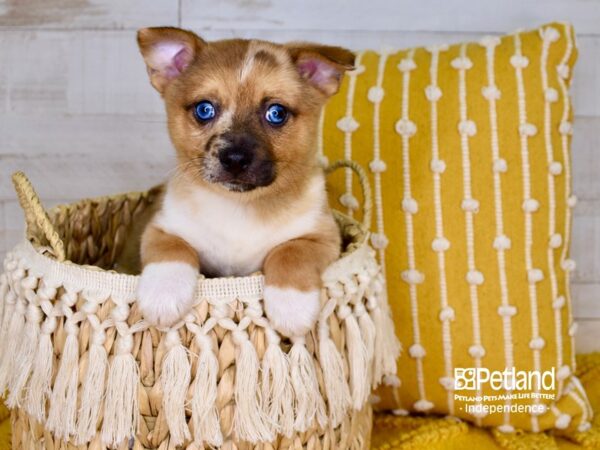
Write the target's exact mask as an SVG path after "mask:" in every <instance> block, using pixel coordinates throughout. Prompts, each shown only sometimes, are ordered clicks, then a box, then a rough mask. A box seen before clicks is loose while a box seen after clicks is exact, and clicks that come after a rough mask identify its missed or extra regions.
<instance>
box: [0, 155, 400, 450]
mask: <svg viewBox="0 0 600 450" xmlns="http://www.w3.org/2000/svg"><path fill="white" fill-rule="evenodd" d="M338 166H339V167H351V168H352V169H353V170H355V171H357V173H358V174H359V178H360V179H361V180H362V183H363V185H364V186H365V192H364V194H365V195H364V197H365V200H366V201H365V203H368V201H369V200H368V199H369V191H368V186H367V185H366V180H365V177H364V173H363V172H362V170H360V169H359V168H358V167H356V165H355V164H352V163H345V162H344V163H338V164H336V166H335V167H338ZM13 181H14V183H15V187H16V190H17V192H18V195H19V200H20V202H21V205H22V207H23V209H24V210H25V217H26V222H27V238H28V239H26V240H24V241H23V242H22V243H20V244H19V245H18V246H17V247H16V248H15V249H14V250H13V251H11V252H10V253H9V254H8V255H7V257H6V260H5V262H4V271H5V273H4V274H3V275H2V276H1V278H0V300H2V301H1V302H0V317H1V322H0V349H2V350H3V352H2V354H1V355H0V390H1V391H2V392H6V404H7V405H8V406H9V407H10V408H11V409H12V410H13V412H12V425H13V448H15V449H36V448H42V449H104V448H119V449H127V448H134V449H173V448H186V449H202V448H215V447H218V448H225V449H288V448H289V449H304V448H306V449H365V448H368V446H369V440H370V431H371V418H372V415H371V409H370V406H369V405H368V397H369V394H370V391H371V388H372V387H374V386H376V385H378V384H379V383H380V382H382V381H386V382H394V381H395V370H396V366H395V364H396V363H395V361H396V357H397V355H398V352H399V344H398V342H397V340H396V338H395V336H394V334H393V326H392V323H391V319H390V316H389V308H388V306H387V303H386V301H385V296H384V289H383V287H384V286H383V283H384V281H383V278H382V275H381V272H380V269H379V266H378V265H377V263H376V260H375V257H374V252H373V250H372V249H371V248H370V247H369V246H368V243H367V242H368V241H367V232H366V229H367V228H366V226H365V224H366V223H368V222H365V224H362V225H361V224H358V223H356V222H355V221H353V220H352V219H350V218H348V217H346V216H344V215H342V214H338V213H336V219H337V221H338V224H339V226H340V230H341V232H342V235H343V237H344V253H343V255H342V257H341V258H340V259H339V260H338V261H336V262H335V263H334V264H332V265H331V266H330V267H329V268H328V269H327V271H326V272H325V273H324V275H323V283H324V287H323V289H322V305H323V307H322V311H321V314H320V318H319V321H318V324H317V326H316V329H315V330H313V332H311V333H310V334H309V335H307V336H306V337H305V338H302V339H295V340H294V341H293V342H290V341H289V340H287V339H285V338H283V337H281V336H280V335H278V334H277V333H276V332H275V331H274V330H273V329H272V328H271V326H270V324H269V321H268V320H267V318H266V317H265V314H264V311H263V308H262V289H263V277H262V275H252V276H248V277H241V278H217V279H204V278H202V277H199V280H198V296H197V302H196V305H195V307H194V309H193V311H192V312H191V313H190V314H188V315H187V316H186V317H185V318H184V320H182V321H181V322H180V323H179V324H177V325H175V326H174V327H172V328H170V329H167V330H158V329H156V328H153V327H151V326H149V324H147V323H146V322H145V321H144V320H143V319H142V317H141V314H140V313H139V312H138V310H137V307H136V303H135V295H136V285H137V281H138V277H137V276H134V275H126V274H124V273H118V272H116V271H114V270H112V269H114V267H115V264H116V262H117V259H118V257H119V254H120V253H121V252H122V251H123V249H124V248H125V245H126V243H127V240H128V238H129V239H132V237H131V236H132V228H134V224H135V223H136V220H138V219H139V218H140V217H141V216H142V215H143V214H144V212H145V211H146V212H147V211H149V209H148V207H149V206H150V205H151V204H152V202H153V201H154V200H155V198H156V194H157V191H155V190H153V191H148V192H144V193H130V194H124V195H120V196H114V197H105V198H100V199H95V200H84V201H80V202H78V203H75V204H71V205H64V206H59V207H56V208H54V209H53V210H51V211H49V212H48V213H46V212H45V211H44V209H43V207H42V206H41V203H40V202H39V199H38V197H37V195H36V193H35V191H34V190H33V188H32V187H31V185H30V183H29V182H28V180H27V178H26V177H25V176H24V175H23V174H21V173H18V174H15V176H14V177H13ZM368 206H369V205H368V204H367V208H366V209H367V210H368V209H369V207H368ZM366 216H367V217H366V218H365V220H366V221H368V220H369V218H368V214H366Z"/></svg>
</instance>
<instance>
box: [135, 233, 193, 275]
mask: <svg viewBox="0 0 600 450" xmlns="http://www.w3.org/2000/svg"><path fill="white" fill-rule="evenodd" d="M141 257H142V264H143V265H144V266H145V265H147V264H151V263H155V262H164V261H178V262H184V263H187V264H189V265H190V266H193V267H195V268H197V269H200V263H199V260H198V253H196V251H195V250H194V249H193V248H192V247H191V246H190V245H189V244H188V243H187V242H186V241H184V240H183V239H181V238H180V237H177V236H174V235H172V234H168V233H165V232H164V231H163V230H161V229H160V228H158V227H156V226H155V225H153V224H150V225H148V227H146V229H145V230H144V234H143V235H142V246H141Z"/></svg>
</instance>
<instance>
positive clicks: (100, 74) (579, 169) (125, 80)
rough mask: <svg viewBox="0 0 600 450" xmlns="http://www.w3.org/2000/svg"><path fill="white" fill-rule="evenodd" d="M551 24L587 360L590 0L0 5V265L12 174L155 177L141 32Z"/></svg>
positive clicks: (459, 35)
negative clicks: (567, 60) (565, 99)
mask: <svg viewBox="0 0 600 450" xmlns="http://www.w3.org/2000/svg"><path fill="white" fill-rule="evenodd" d="M553 20H567V21H570V22H572V23H573V24H574V25H575V29H576V31H577V32H578V43H579V48H580V59H579V63H578V66H577V70H576V74H575V84H574V88H573V93H574V97H575V111H576V115H577V118H576V122H575V124H576V130H575V138H574V144H573V145H574V149H573V158H574V182H575V191H576V193H577V195H578V197H579V199H580V202H579V205H578V207H577V209H576V212H575V222H574V228H573V233H574V239H573V255H574V258H575V259H576V260H577V262H578V269H577V273H576V275H575V277H574V289H573V294H574V298H575V315H576V317H577V319H578V321H579V323H580V328H579V333H578V334H579V344H578V345H579V348H580V350H584V351H589V350H592V349H595V350H600V175H599V173H598V172H599V171H600V152H599V151H598V149H599V148H600V0H486V1H481V0H422V1H419V2H415V1H411V0H387V1H386V0H369V1H358V0H327V1H323V0H304V1H298V0H277V1H276V0H246V1H241V0H220V1H215V0H178V1H167V0H160V1H158V0H155V1H142V0H129V1H126V2H124V1H120V0H50V1H49V0H27V1H22V0H0V257H2V256H3V254H4V253H5V252H6V251H7V250H8V249H9V248H11V247H12V246H13V245H14V243H15V242H16V241H17V240H18V239H19V237H20V236H21V228H22V215H21V212H20V210H19V208H18V205H17V204H16V202H15V197H14V194H13V191H12V185H11V183H10V178H9V175H10V174H11V173H12V172H13V171H15V170H18V169H24V170H26V172H27V174H28V175H29V177H30V178H31V180H32V181H33V183H34V185H35V186H36V187H37V188H38V190H39V191H40V192H41V193H42V194H43V197H44V200H45V201H46V202H47V203H48V204H54V203H57V202H64V201H69V200H73V199H76V198H80V197H83V196H94V195H100V194H105V193H111V192H118V191H123V190H129V189H132V190H136V189H140V188H143V187H145V186H149V185H151V184H152V183H155V182H158V181H160V180H162V179H163V178H164V177H165V174H166V173H167V172H168V168H169V163H170V160H171V150H170V148H169V143H168V138H167V136H166V132H165V127H164V124H163V122H164V116H163V111H162V104H161V102H160V100H159V98H158V95H157V94H156V93H155V92H154V91H153V90H152V89H151V88H150V86H149V85H148V82H147V80H146V73H145V69H144V67H143V64H142V62H141V59H140V57H139V55H138V51H137V48H136V44H135V31H136V29H138V28H140V27H144V26H151V25H178V26H183V27H188V28H192V29H194V30H196V31H198V32H200V33H201V34H202V35H203V36H204V37H206V38H208V39H216V38H222V37H231V36H241V37H259V38H263V39H272V40H277V41H285V40H292V39H305V40H316V41H322V42H328V43H336V44H340V45H346V46H349V47H351V48H355V49H359V48H374V49H377V48H379V47H381V46H383V45H389V46H394V47H406V46H413V45H423V44H429V43H440V42H453V41H460V40H463V39H476V38H477V37H479V36H480V35H482V34H488V33H503V32H507V31H512V30H514V29H517V28H533V27H536V26H538V25H541V24H543V23H545V22H549V21H553Z"/></svg>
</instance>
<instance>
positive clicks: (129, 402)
mask: <svg viewBox="0 0 600 450" xmlns="http://www.w3.org/2000/svg"><path fill="white" fill-rule="evenodd" d="M132 347H133V337H132V336H131V335H125V336H121V338H120V339H119V340H118V341H117V352H116V355H115V357H114V358H113V360H112V363H111V364H110V370H109V372H108V382H107V385H106V398H105V399H104V419H103V421H102V442H104V444H106V445H111V446H113V447H116V446H118V445H120V444H121V443H122V442H123V441H124V440H125V439H129V438H131V437H132V436H133V435H135V433H136V432H137V427H138V416H139V406H138V392H137V391H138V383H139V379H140V375H139V369H138V365H137V362H136V361H135V358H134V357H133V355H132V354H131V350H132Z"/></svg>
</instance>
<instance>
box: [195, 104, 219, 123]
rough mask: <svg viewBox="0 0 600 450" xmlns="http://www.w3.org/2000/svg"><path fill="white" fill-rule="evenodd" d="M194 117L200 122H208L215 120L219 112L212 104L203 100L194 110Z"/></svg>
mask: <svg viewBox="0 0 600 450" xmlns="http://www.w3.org/2000/svg"><path fill="white" fill-rule="evenodd" d="M194 115H195V116H196V119H198V120H199V121H200V122H208V121H209V120H212V119H214V118H215V116H216V115H217V110H216V109H215V106H214V105H213V104H212V103H211V102H209V101H207V100H203V101H201V102H200V103H198V104H197V105H196V107H195V108H194Z"/></svg>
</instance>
